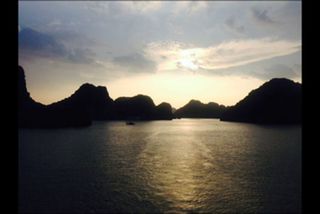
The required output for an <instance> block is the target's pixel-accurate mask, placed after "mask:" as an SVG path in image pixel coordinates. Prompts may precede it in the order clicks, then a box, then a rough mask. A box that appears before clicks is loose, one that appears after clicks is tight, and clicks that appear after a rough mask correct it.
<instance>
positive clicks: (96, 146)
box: [19, 119, 301, 213]
mask: <svg viewBox="0 0 320 214" xmlns="http://www.w3.org/2000/svg"><path fill="white" fill-rule="evenodd" d="M19 210H20V212H32V213H36V212H39V213H59V212H62V213H79V212H80V213H81V212H82V213H106V212H112V213H114V212H126V213H127V212H130V213H132V212H138V213H146V212H157V213H159V212H165V213H189V212H206V213H208V212H209V213H300V212H301V127H300V126H259V125H253V124H245V123H231V122H221V121H219V120H214V119H212V120H211V119H210V120H209V119H207V120H200V119H182V120H173V121H152V122H138V123H136V125H134V126H127V125H126V124H125V122H95V123H94V124H93V125H92V126H91V127H88V128H81V129H58V130H25V129H21V130H19Z"/></svg>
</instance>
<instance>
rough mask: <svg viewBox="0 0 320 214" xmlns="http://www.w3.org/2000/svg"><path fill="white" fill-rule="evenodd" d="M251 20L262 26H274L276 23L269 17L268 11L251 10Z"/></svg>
mask: <svg viewBox="0 0 320 214" xmlns="http://www.w3.org/2000/svg"><path fill="white" fill-rule="evenodd" d="M251 12H252V15H253V18H254V19H255V20H256V21H258V22H259V23H263V24H274V23H276V22H275V21H274V20H273V19H272V18H271V17H270V16H269V15H268V10H266V9H265V10H259V9H257V8H252V9H251Z"/></svg>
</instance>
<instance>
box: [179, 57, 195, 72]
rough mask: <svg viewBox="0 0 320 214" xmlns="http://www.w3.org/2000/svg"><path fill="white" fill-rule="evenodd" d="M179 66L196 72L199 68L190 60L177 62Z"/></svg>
mask: <svg viewBox="0 0 320 214" xmlns="http://www.w3.org/2000/svg"><path fill="white" fill-rule="evenodd" d="M179 62H180V65H181V66H182V67H184V68H187V69H191V70H197V69H198V68H199V66H198V65H196V64H195V63H193V62H192V60H189V59H182V60H180V61H179Z"/></svg>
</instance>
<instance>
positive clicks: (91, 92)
mask: <svg viewBox="0 0 320 214" xmlns="http://www.w3.org/2000/svg"><path fill="white" fill-rule="evenodd" d="M48 108H54V109H72V110H75V111H78V112H84V113H85V114H87V115H88V116H89V117H90V118H91V119H92V120H110V119H114V111H113V100H112V99H111V98H110V97H109V93H108V91H107V88H106V87H103V86H94V85H92V84H89V83H85V84H83V85H81V86H80V88H79V89H78V90H76V91H75V92H74V93H73V94H72V95H71V96H70V97H68V98H65V99H63V100H61V101H58V102H55V103H52V104H50V105H48Z"/></svg>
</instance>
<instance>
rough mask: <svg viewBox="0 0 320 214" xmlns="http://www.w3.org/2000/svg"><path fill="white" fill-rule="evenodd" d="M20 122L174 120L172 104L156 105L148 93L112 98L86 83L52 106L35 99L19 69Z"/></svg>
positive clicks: (51, 124) (41, 124)
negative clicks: (146, 94)
mask: <svg viewBox="0 0 320 214" xmlns="http://www.w3.org/2000/svg"><path fill="white" fill-rule="evenodd" d="M18 70H19V71H18V72H19V75H18V91H19V92H18V105H19V106H18V109H19V110H18V125H19V127H24V128H59V127H81V126H88V125H90V124H91V123H92V120H171V119H172V118H173V115H172V108H171V105H170V104H169V103H161V104H160V105H158V106H156V105H155V104H154V102H153V100H152V99H151V98H150V97H148V96H145V95H137V96H134V97H120V98H118V99H116V100H115V101H113V100H112V99H111V98H110V96H109V93H108V90H107V88H106V87H103V86H94V85H92V84H89V83H85V84H83V85H81V86H80V88H79V89H78V90H76V91H75V92H74V93H73V94H72V95H71V96H70V97H68V98H65V99H63V100H61V101H58V102H55V103H52V104H50V105H43V104H41V103H38V102H35V101H34V100H33V99H32V98H31V96H30V94H29V92H28V90H27V87H26V81H25V74H24V70H23V68H22V67H21V66H19V68H18Z"/></svg>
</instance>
